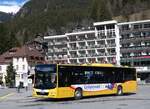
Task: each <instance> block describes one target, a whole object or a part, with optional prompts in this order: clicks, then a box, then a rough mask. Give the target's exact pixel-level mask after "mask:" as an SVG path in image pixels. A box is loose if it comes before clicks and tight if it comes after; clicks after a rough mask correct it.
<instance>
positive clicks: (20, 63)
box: [13, 57, 29, 87]
mask: <svg viewBox="0 0 150 109" xmlns="http://www.w3.org/2000/svg"><path fill="white" fill-rule="evenodd" d="M13 66H14V69H15V70H16V73H17V75H16V87H17V86H18V85H19V83H20V82H23V84H24V86H27V85H28V74H27V73H28V68H29V66H28V62H27V59H26V58H24V57H19V58H13Z"/></svg>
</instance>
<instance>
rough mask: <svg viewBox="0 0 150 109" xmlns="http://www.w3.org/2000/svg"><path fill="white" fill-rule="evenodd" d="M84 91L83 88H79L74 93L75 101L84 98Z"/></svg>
mask: <svg viewBox="0 0 150 109" xmlns="http://www.w3.org/2000/svg"><path fill="white" fill-rule="evenodd" d="M82 96H83V95H82V89H81V88H77V89H76V90H75V92H74V99H75V100H79V99H81V98H82Z"/></svg>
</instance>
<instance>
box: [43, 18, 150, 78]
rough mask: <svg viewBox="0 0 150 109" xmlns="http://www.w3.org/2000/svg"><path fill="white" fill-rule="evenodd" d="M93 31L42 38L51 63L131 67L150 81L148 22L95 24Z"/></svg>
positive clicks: (149, 27) (149, 25)
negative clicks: (105, 64)
mask: <svg viewBox="0 0 150 109" xmlns="http://www.w3.org/2000/svg"><path fill="white" fill-rule="evenodd" d="M93 28H95V29H91V30H82V31H77V32H75V31H73V32H72V33H66V34H64V35H57V36H45V37H44V39H45V41H46V42H48V53H47V55H48V56H49V60H50V62H53V63H54V62H56V63H59V62H60V63H73V64H82V63H91V62H96V63H113V64H117V65H127V66H134V67H136V69H137V72H138V74H139V75H138V76H139V77H140V78H141V79H146V78H150V20H143V21H135V22H124V23H118V22H117V21H115V20H112V21H104V22H95V23H93ZM56 40H57V41H56ZM56 51H59V52H56Z"/></svg>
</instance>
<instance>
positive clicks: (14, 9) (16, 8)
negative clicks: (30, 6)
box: [0, 5, 21, 13]
mask: <svg viewBox="0 0 150 109" xmlns="http://www.w3.org/2000/svg"><path fill="white" fill-rule="evenodd" d="M20 8H21V7H20V6H17V5H16V6H15V5H14V6H13V5H12V6H0V11H2V12H6V13H17V12H18V11H19V9H20Z"/></svg>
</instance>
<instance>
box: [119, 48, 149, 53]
mask: <svg viewBox="0 0 150 109" xmlns="http://www.w3.org/2000/svg"><path fill="white" fill-rule="evenodd" d="M146 51H147V52H150V47H132V48H123V47H122V48H121V49H120V52H121V53H131V52H146Z"/></svg>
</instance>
